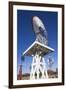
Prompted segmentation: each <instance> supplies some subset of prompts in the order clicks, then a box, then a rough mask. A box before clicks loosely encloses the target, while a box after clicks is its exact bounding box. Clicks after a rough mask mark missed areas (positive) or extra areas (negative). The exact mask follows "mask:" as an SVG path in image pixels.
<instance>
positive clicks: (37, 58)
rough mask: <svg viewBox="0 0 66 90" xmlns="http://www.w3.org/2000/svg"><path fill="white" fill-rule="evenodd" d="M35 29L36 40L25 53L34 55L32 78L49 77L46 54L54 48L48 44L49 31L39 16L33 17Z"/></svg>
mask: <svg viewBox="0 0 66 90" xmlns="http://www.w3.org/2000/svg"><path fill="white" fill-rule="evenodd" d="M33 30H34V32H35V34H36V40H35V41H34V42H33V43H32V45H30V46H29V47H28V49H27V50H26V51H25V52H24V53H23V55H24V56H25V55H27V56H32V58H33V60H32V64H31V72H30V79H40V78H42V79H43V78H48V74H47V68H46V63H45V60H44V56H45V55H47V54H48V53H50V52H53V51H54V49H52V48H50V47H49V46H48V39H47V31H46V29H45V26H44V24H43V22H42V21H41V20H40V18H39V17H37V16H34V17H33Z"/></svg>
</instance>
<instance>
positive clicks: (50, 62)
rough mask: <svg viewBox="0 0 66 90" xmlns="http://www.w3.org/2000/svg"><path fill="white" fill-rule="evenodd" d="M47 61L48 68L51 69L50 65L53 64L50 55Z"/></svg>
mask: <svg viewBox="0 0 66 90" xmlns="http://www.w3.org/2000/svg"><path fill="white" fill-rule="evenodd" d="M47 62H48V67H49V69H51V68H52V65H53V64H54V59H53V58H51V57H49V58H48V61H47Z"/></svg>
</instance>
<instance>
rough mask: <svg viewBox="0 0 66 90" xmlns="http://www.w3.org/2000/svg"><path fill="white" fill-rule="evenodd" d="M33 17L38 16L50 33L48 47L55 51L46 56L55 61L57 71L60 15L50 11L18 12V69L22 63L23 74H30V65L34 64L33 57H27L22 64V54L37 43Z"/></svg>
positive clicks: (54, 65) (54, 66)
mask: <svg viewBox="0 0 66 90" xmlns="http://www.w3.org/2000/svg"><path fill="white" fill-rule="evenodd" d="M33 16H38V17H39V18H40V19H41V20H42V22H43V24H44V25H45V28H46V30H47V33H48V43H49V44H48V46H49V47H51V48H53V49H54V50H55V51H54V52H53V53H50V54H49V55H47V56H45V61H46V64H47V59H48V57H49V56H51V57H52V58H53V59H54V64H53V66H52V68H53V69H54V70H55V69H56V68H57V67H58V63H57V52H58V51H57V35H58V26H57V24H58V21H57V20H58V13H57V12H50V11H29V10H17V60H18V63H17V68H18V65H19V64H21V63H22V73H23V74H24V73H29V72H30V65H31V63H32V57H28V56H25V61H24V62H23V61H22V62H21V55H22V53H23V52H24V51H25V50H26V49H27V48H28V47H29V46H30V45H31V44H32V43H33V42H34V41H35V39H36V36H35V33H34V31H33V26H32V25H33V23H32V18H33Z"/></svg>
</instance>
